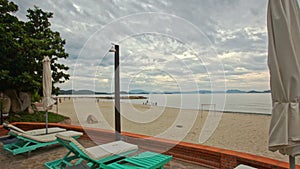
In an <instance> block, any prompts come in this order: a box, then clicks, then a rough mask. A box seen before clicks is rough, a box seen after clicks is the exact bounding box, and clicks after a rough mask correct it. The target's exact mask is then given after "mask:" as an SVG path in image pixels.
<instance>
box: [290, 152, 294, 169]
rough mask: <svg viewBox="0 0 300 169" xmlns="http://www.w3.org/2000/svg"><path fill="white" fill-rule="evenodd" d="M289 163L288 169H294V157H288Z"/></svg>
mask: <svg viewBox="0 0 300 169" xmlns="http://www.w3.org/2000/svg"><path fill="white" fill-rule="evenodd" d="M289 161H290V169H295V167H296V166H295V157H293V156H291V155H290V156H289Z"/></svg>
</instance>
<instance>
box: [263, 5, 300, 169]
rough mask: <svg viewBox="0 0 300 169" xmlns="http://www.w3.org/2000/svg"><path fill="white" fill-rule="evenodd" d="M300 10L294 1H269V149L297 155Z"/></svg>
mask: <svg viewBox="0 0 300 169" xmlns="http://www.w3.org/2000/svg"><path fill="white" fill-rule="evenodd" d="M299 14H300V11H299V6H298V2H297V0H269V3H268V16H267V24H268V38H269V42H268V43H269V48H268V66H269V70H270V85H271V93H272V106H273V109H272V118H271V123H270V129H269V150H271V151H277V150H278V151H279V152H280V153H282V154H284V155H289V157H290V167H291V168H294V167H295V156H296V155H299V154H300V130H299V129H300V110H299V109H300V108H299V106H300V105H299V101H300V16H299Z"/></svg>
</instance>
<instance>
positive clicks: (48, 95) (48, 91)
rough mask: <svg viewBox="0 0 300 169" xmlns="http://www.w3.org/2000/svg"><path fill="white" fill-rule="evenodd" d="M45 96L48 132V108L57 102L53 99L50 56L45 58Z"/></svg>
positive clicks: (44, 104)
mask: <svg viewBox="0 0 300 169" xmlns="http://www.w3.org/2000/svg"><path fill="white" fill-rule="evenodd" d="M43 96H44V97H43V107H44V110H46V133H48V109H49V107H50V106H52V105H53V104H54V103H55V101H54V100H53V99H52V74H51V67H50V59H49V57H48V56H45V57H44V59H43Z"/></svg>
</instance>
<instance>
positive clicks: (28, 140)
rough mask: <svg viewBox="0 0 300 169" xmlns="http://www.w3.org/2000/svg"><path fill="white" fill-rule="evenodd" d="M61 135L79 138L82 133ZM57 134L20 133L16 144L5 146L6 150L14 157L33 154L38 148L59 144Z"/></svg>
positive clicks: (65, 132) (62, 133)
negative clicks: (27, 153) (26, 153)
mask: <svg viewBox="0 0 300 169" xmlns="http://www.w3.org/2000/svg"><path fill="white" fill-rule="evenodd" d="M59 133H60V134H61V135H65V136H67V137H72V138H79V137H80V136H81V135H82V133H81V132H77V131H63V132H59ZM56 134H57V133H50V134H43V135H30V134H26V133H19V134H18V135H17V136H16V138H17V139H18V140H17V141H16V142H14V143H11V144H5V145H4V146H3V148H4V150H7V151H9V152H11V153H13V154H14V155H16V154H21V153H25V152H31V151H33V150H35V149H37V148H41V147H45V146H49V145H53V144H57V143H58V141H57V139H56V137H55V135H56Z"/></svg>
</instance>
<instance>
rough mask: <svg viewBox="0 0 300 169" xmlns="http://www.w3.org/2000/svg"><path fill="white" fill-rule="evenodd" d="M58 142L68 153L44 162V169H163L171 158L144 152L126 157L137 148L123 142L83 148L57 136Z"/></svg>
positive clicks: (71, 140)
mask: <svg viewBox="0 0 300 169" xmlns="http://www.w3.org/2000/svg"><path fill="white" fill-rule="evenodd" d="M56 136H57V139H58V141H59V142H60V143H61V144H63V145H64V146H65V147H66V148H67V149H69V152H68V153H67V154H66V155H65V156H64V157H63V158H61V159H58V160H54V161H50V162H46V163H45V164H44V166H45V168H49V169H58V168H67V167H77V166H78V167H81V168H104V169H114V168H115V169H121V168H124V169H126V168H133V169H137V168H144V169H155V168H163V166H164V164H166V163H168V162H169V161H170V160H171V159H172V157H171V156H166V155H162V154H157V153H153V152H144V153H141V154H139V155H137V156H133V157H126V156H127V155H129V154H131V153H133V152H135V151H137V149H138V147H137V146H136V145H133V144H129V143H126V142H123V141H115V142H111V143H107V144H102V145H99V146H94V147H90V148H84V147H83V146H82V145H81V144H80V143H78V142H77V141H76V140H75V139H73V138H70V137H66V136H62V135H60V134H57V135H56Z"/></svg>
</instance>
